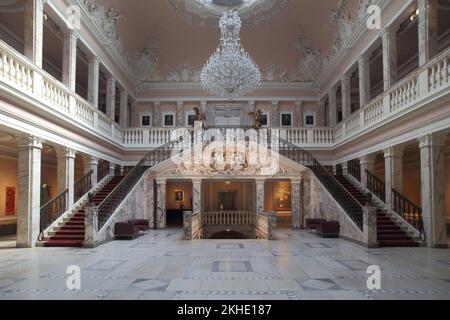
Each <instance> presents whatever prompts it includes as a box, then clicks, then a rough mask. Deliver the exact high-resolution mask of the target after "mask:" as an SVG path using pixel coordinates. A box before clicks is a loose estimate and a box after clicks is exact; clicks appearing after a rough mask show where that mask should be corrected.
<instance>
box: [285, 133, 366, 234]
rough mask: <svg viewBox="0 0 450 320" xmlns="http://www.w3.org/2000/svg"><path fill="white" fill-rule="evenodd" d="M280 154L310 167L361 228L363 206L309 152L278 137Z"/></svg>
mask: <svg viewBox="0 0 450 320" xmlns="http://www.w3.org/2000/svg"><path fill="white" fill-rule="evenodd" d="M280 154H281V155H283V156H285V157H287V158H289V159H291V160H293V161H295V162H297V163H300V164H302V165H304V166H306V167H308V168H310V169H311V171H312V172H313V173H314V174H315V175H316V177H317V178H318V179H319V181H320V182H321V183H322V184H323V185H324V187H325V188H326V189H327V190H328V191H329V192H330V194H331V195H332V196H333V197H334V199H335V200H336V201H337V202H338V203H339V205H340V206H341V207H342V208H343V209H344V211H345V212H346V213H347V215H348V216H349V217H350V219H352V220H353V222H354V223H355V224H356V225H357V226H358V228H359V229H360V230H362V229H363V207H362V206H361V204H360V203H359V202H358V200H356V199H355V197H353V195H352V194H351V193H350V192H349V191H348V190H347V189H346V188H345V187H344V186H343V185H342V184H341V183H340V182H339V181H338V180H336V178H335V177H334V176H333V175H332V174H331V173H330V172H329V171H328V170H327V169H325V168H324V167H323V166H322V165H321V164H320V163H319V161H317V160H316V159H315V158H314V157H313V156H312V155H311V154H310V153H309V152H307V151H305V150H303V149H301V148H299V147H297V146H296V145H294V144H292V143H290V142H288V141H286V140H283V139H280Z"/></svg>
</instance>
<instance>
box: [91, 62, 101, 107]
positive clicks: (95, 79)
mask: <svg viewBox="0 0 450 320" xmlns="http://www.w3.org/2000/svg"><path fill="white" fill-rule="evenodd" d="M88 72H89V75H88V102H89V103H90V104H92V106H94V107H95V108H98V90H99V78H100V58H99V57H97V56H95V55H93V56H91V57H90V58H89V71H88Z"/></svg>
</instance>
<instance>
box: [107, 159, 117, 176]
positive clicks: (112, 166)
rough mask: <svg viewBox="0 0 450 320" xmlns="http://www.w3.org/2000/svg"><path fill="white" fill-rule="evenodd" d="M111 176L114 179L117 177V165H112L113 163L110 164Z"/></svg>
mask: <svg viewBox="0 0 450 320" xmlns="http://www.w3.org/2000/svg"><path fill="white" fill-rule="evenodd" d="M109 175H110V176H111V177H114V176H115V175H116V164H115V163H112V162H110V163H109Z"/></svg>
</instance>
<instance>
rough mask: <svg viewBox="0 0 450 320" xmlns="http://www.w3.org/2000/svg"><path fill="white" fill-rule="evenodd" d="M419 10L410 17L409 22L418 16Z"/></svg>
mask: <svg viewBox="0 0 450 320" xmlns="http://www.w3.org/2000/svg"><path fill="white" fill-rule="evenodd" d="M419 13H420V10H419V9H417V10H416V11H415V12H414V13H413V14H412V15H411V16H410V17H409V20H411V21H414V20H415V19H416V18H417V17H418V16H419Z"/></svg>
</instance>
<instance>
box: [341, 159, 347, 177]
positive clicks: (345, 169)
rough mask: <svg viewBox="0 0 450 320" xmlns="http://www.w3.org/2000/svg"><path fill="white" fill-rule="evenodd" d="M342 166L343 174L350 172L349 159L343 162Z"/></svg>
mask: <svg viewBox="0 0 450 320" xmlns="http://www.w3.org/2000/svg"><path fill="white" fill-rule="evenodd" d="M341 167H342V174H343V175H346V174H348V162H347V161H345V162H343V163H342V164H341Z"/></svg>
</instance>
